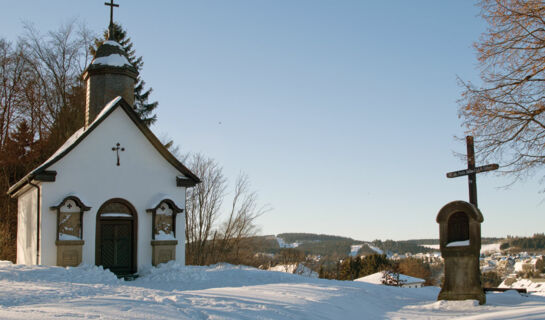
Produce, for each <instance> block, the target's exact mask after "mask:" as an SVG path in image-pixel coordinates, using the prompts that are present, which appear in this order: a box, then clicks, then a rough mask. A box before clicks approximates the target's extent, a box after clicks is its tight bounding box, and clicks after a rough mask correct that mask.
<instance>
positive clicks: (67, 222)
mask: <svg viewBox="0 0 545 320" xmlns="http://www.w3.org/2000/svg"><path fill="white" fill-rule="evenodd" d="M90 209H91V207H88V206H86V205H85V204H83V202H82V201H81V200H80V199H79V198H78V197H76V196H68V197H66V198H64V199H63V200H62V201H61V202H60V203H59V204H58V205H56V206H52V207H51V210H56V211H57V239H56V240H60V241H73V240H82V239H83V213H84V212H85V211H89V210H90Z"/></svg>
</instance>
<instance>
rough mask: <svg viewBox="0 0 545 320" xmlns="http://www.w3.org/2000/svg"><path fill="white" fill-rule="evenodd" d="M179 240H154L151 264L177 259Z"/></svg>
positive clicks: (152, 242)
mask: <svg viewBox="0 0 545 320" xmlns="http://www.w3.org/2000/svg"><path fill="white" fill-rule="evenodd" d="M177 245H178V240H152V241H151V247H152V258H151V264H152V265H153V266H157V265H159V264H161V263H167V262H169V261H171V260H176V246H177Z"/></svg>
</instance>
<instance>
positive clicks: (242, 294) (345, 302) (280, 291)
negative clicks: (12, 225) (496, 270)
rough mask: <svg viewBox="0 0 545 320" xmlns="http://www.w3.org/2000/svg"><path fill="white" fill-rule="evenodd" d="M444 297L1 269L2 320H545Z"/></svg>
mask: <svg viewBox="0 0 545 320" xmlns="http://www.w3.org/2000/svg"><path fill="white" fill-rule="evenodd" d="M438 293H439V289H438V288H435V287H424V288H419V289H406V288H399V287H387V286H382V285H374V284H369V283H362V282H352V281H335V280H323V279H312V278H307V277H302V276H298V275H293V274H288V273H283V272H272V271H263V270H258V269H254V268H250V267H241V266H231V265H225V264H222V265H216V266H211V267H185V266H180V265H176V264H173V263H169V264H167V265H163V266H160V267H159V268H154V269H151V270H149V271H148V272H147V273H145V274H143V275H142V276H141V277H140V278H138V279H136V280H135V281H121V280H117V279H116V278H115V277H114V276H113V275H112V274H111V273H109V272H108V271H104V270H102V269H101V268H98V267H95V266H84V267H77V268H60V267H45V266H34V267H29V266H22V265H13V264H11V263H9V262H0V318H2V319H25V320H28V319H79V318H86V319H96V318H99V319H350V318H353V319H452V318H465V319H544V318H545V297H542V296H537V295H529V296H521V295H519V294H518V293H516V292H513V291H510V292H506V293H494V294H487V300H488V302H487V304H486V305H484V306H479V305H477V304H476V302H474V301H449V302H447V301H440V302H438V301H436V297H437V294H438Z"/></svg>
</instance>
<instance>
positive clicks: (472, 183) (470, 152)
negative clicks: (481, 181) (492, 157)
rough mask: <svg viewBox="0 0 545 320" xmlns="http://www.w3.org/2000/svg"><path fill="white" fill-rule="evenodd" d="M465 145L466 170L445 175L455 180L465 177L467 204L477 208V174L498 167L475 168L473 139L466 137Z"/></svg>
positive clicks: (497, 166) (495, 165) (491, 165)
mask: <svg viewBox="0 0 545 320" xmlns="http://www.w3.org/2000/svg"><path fill="white" fill-rule="evenodd" d="M466 144H467V169H465V170H460V171H454V172H449V173H447V178H456V177H461V176H467V182H468V186H469V203H471V204H472V205H474V206H475V207H476V208H478V206H477V173H480V172H486V171H492V170H497V169H498V168H499V167H500V166H499V165H498V164H496V163H493V164H487V165H485V166H481V167H475V149H474V147H473V137H472V136H467V137H466Z"/></svg>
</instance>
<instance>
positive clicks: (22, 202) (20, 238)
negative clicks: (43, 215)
mask: <svg viewBox="0 0 545 320" xmlns="http://www.w3.org/2000/svg"><path fill="white" fill-rule="evenodd" d="M36 201H37V192H36V189H35V188H29V189H28V190H27V191H25V192H24V193H23V194H21V195H20V196H19V198H18V200H17V263H20V264H28V265H33V264H36V254H37V252H36V248H37V247H36V237H37V232H36V230H37V229H36V223H37V208H36Z"/></svg>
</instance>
